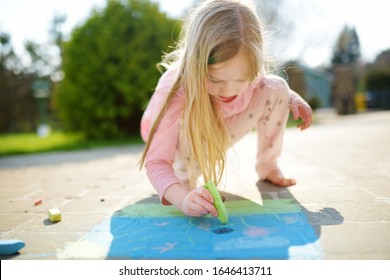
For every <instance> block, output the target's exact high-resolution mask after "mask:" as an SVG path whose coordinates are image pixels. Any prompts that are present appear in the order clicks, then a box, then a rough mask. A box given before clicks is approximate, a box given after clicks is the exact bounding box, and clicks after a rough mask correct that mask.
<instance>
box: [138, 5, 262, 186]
mask: <svg viewBox="0 0 390 280" xmlns="http://www.w3.org/2000/svg"><path fill="white" fill-rule="evenodd" d="M239 50H243V51H244V52H245V54H246V55H247V65H248V71H247V75H248V79H250V80H254V79H255V78H256V76H257V74H258V72H259V71H260V69H261V68H262V67H263V66H264V64H265V59H264V58H265V56H264V50H263V30H262V24H261V22H260V19H259V17H258V16H257V13H256V11H255V8H254V5H253V6H248V5H246V4H244V3H243V1H237V0H236V1H234V0H211V1H205V2H203V3H202V4H201V5H200V6H199V7H198V8H197V9H195V10H194V11H193V12H192V14H191V15H190V16H189V17H188V19H187V21H186V22H185V25H184V28H183V31H182V33H181V40H180V41H179V43H178V46H177V48H176V50H175V51H173V52H172V53H169V54H167V55H166V56H165V57H164V59H163V61H162V63H161V64H160V65H162V66H164V67H169V66H170V65H172V64H173V63H174V62H177V63H179V64H180V66H179V71H178V75H177V77H176V79H175V82H174V83H173V85H172V87H171V89H170V91H169V93H168V96H167V99H166V102H165V104H164V106H163V108H162V111H161V112H160V114H159V116H158V117H157V119H156V121H155V122H154V124H153V126H152V128H151V131H150V134H149V139H148V141H147V143H146V147H145V150H144V153H143V155H142V158H141V161H140V163H141V166H142V165H143V164H144V161H145V158H146V154H147V152H148V149H149V147H150V143H151V142H152V141H153V134H154V132H155V131H156V129H157V127H158V125H159V122H160V120H161V119H162V117H163V116H164V114H165V112H166V110H167V108H168V107H169V104H170V102H171V101H172V100H173V97H174V96H175V94H176V92H177V90H178V89H179V88H180V87H183V88H184V92H185V100H186V101H185V107H184V108H183V113H182V135H181V137H182V138H181V140H180V141H181V142H182V143H186V146H188V150H186V151H182V154H183V153H184V154H183V159H184V161H185V165H186V169H187V171H188V173H189V182H190V185H191V187H195V185H196V182H197V178H198V176H199V175H202V177H203V181H204V182H208V181H213V182H215V183H216V184H217V185H218V184H219V182H220V181H221V179H222V174H223V171H224V169H225V155H226V151H227V149H228V148H229V137H228V133H227V129H226V126H225V122H224V120H223V118H222V116H221V115H220V113H219V111H218V109H217V108H216V106H215V104H214V102H215V99H214V97H213V96H211V95H209V94H208V91H207V80H208V65H209V64H214V63H219V62H224V61H227V60H229V59H231V58H233V57H234V56H235V55H236V54H237V53H238V52H239ZM181 146H183V145H181Z"/></svg>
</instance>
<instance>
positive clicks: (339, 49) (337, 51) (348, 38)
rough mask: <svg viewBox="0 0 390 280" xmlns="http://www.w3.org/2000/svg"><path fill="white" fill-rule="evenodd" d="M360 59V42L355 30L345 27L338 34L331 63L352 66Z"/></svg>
mask: <svg viewBox="0 0 390 280" xmlns="http://www.w3.org/2000/svg"><path fill="white" fill-rule="evenodd" d="M359 57H360V42H359V37H358V35H357V33H356V30H355V28H350V27H348V26H345V27H344V29H343V31H342V32H341V33H340V36H339V38H338V40H337V41H336V45H335V48H334V52H333V58H332V63H333V64H334V65H335V64H353V63H355V62H357V60H358V58H359Z"/></svg>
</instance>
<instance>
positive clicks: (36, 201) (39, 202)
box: [34, 199, 42, 206]
mask: <svg viewBox="0 0 390 280" xmlns="http://www.w3.org/2000/svg"><path fill="white" fill-rule="evenodd" d="M39 204H42V199H37V200H35V201H34V205H35V206H37V205H39Z"/></svg>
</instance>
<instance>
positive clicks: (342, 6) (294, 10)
mask: <svg viewBox="0 0 390 280" xmlns="http://www.w3.org/2000/svg"><path fill="white" fill-rule="evenodd" d="M153 1H155V2H159V4H160V7H161V9H162V10H163V11H165V12H167V13H168V14H169V15H171V16H174V17H180V16H181V15H182V14H183V11H184V10H185V9H188V8H189V7H190V6H191V5H192V2H193V0H153ZM264 1H271V0H264ZM105 3H106V0H12V1H11V0H0V32H6V33H8V34H10V35H11V43H12V45H13V47H14V49H15V51H16V53H17V54H18V55H22V53H23V52H24V47H23V45H24V42H25V41H26V40H32V41H34V42H36V43H42V44H44V43H47V42H48V29H49V27H50V23H51V20H52V19H53V17H54V15H55V14H65V15H67V20H66V22H65V24H64V26H63V32H64V33H65V35H67V34H70V32H71V30H72V29H73V28H74V27H75V26H77V25H80V24H82V23H83V22H84V21H85V19H86V18H87V17H88V16H89V15H90V13H91V9H92V8H98V9H99V8H102V7H104V5H105ZM286 3H287V5H288V9H287V11H288V12H287V13H288V15H289V16H295V17H296V18H295V19H294V20H295V24H294V29H293V30H292V31H294V33H293V34H294V36H292V37H291V39H292V41H289V42H290V44H289V45H286V46H282V48H283V50H282V51H280V54H279V55H278V54H276V55H275V56H276V57H277V58H279V59H280V60H288V59H298V58H299V59H301V60H302V61H303V62H304V63H305V64H307V65H309V66H312V67H315V66H320V65H326V64H329V61H330V57H331V54H332V48H333V46H334V44H335V42H336V40H337V37H338V35H339V34H340V32H341V30H342V29H343V27H344V26H345V25H346V24H347V25H349V26H351V27H355V28H356V31H357V34H358V36H359V39H360V48H361V53H362V58H363V60H364V61H366V62H370V61H373V60H374V59H375V57H376V56H377V55H378V54H379V53H380V52H381V51H383V50H385V49H389V48H390V29H389V27H390V17H389V15H388V13H389V11H390V1H388V0H371V1H356V0H338V1H329V0H294V1H291V0H289V1H286Z"/></svg>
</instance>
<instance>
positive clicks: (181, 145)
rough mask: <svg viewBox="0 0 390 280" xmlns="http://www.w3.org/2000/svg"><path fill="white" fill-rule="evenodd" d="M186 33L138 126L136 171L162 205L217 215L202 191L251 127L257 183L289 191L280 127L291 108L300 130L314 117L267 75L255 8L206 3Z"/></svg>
mask: <svg viewBox="0 0 390 280" xmlns="http://www.w3.org/2000/svg"><path fill="white" fill-rule="evenodd" d="M246 2H247V1H246ZM183 30H184V33H182V39H181V40H180V44H179V45H178V48H177V50H176V51H174V52H172V53H171V54H168V55H167V56H166V57H165V60H164V61H163V63H162V64H161V65H162V66H164V67H165V68H166V69H167V71H166V72H165V73H164V74H163V76H162V77H161V78H160V81H159V83H158V85H157V88H156V90H155V93H154V95H153V96H152V98H151V100H150V103H149V105H148V107H147V109H146V111H145V113H144V116H143V118H142V121H141V135H142V137H143V139H144V140H145V141H146V147H145V150H144V153H143V156H142V159H141V166H142V165H145V167H146V170H147V175H148V177H149V179H150V181H151V183H152V185H153V186H154V188H155V189H156V191H157V192H158V194H159V196H160V199H161V201H162V203H163V204H165V205H170V204H173V205H175V206H176V207H177V208H179V209H180V210H181V211H183V213H184V214H186V215H188V216H202V215H206V214H208V213H210V214H211V215H213V216H217V215H218V213H217V210H216V209H215V207H214V206H213V204H212V203H213V197H212V196H211V194H210V193H209V192H208V191H207V190H206V189H205V188H203V187H202V186H203V184H204V183H205V182H208V181H213V182H214V183H215V184H216V185H218V183H220V181H221V177H222V173H223V172H224V168H225V155H226V152H227V150H228V148H229V147H231V146H232V145H234V144H235V143H236V142H237V141H238V140H239V139H240V138H242V137H243V136H244V135H245V134H246V133H247V132H249V131H251V130H252V128H253V127H255V126H256V128H257V135H258V147H257V163H256V170H257V172H258V175H259V179H260V180H268V181H270V182H272V183H273V184H275V185H278V186H281V187H288V186H291V185H294V184H295V180H294V179H288V178H285V177H284V176H283V174H282V172H281V170H280V169H279V167H278V165H277V158H278V157H279V155H280V154H281V149H282V141H283V134H284V131H285V125H286V121H287V118H288V115H289V112H290V109H291V111H292V113H293V116H294V119H298V118H302V119H303V122H302V124H301V125H299V127H300V128H301V129H305V128H307V127H309V126H310V124H311V116H312V111H311V108H310V106H309V105H308V104H307V103H306V102H305V101H304V100H303V99H302V98H301V97H300V96H299V95H298V94H296V93H295V92H293V91H291V90H290V89H289V87H288V85H287V84H286V82H285V81H284V80H283V79H281V78H279V77H277V76H273V75H269V74H267V70H266V68H267V60H266V55H265V51H264V41H263V35H264V34H263V30H262V25H261V23H260V20H259V18H258V16H257V14H256V11H255V9H254V8H253V7H252V6H250V5H246V4H244V3H243V1H237V0H236V1H234V0H211V1H205V2H204V3H202V4H201V5H200V6H199V7H198V8H197V9H196V10H195V11H194V12H193V13H192V15H191V16H189V18H188V21H187V22H186V25H185V26H184V29H183ZM200 178H201V179H202V180H200V181H199V179H200ZM197 186H198V187H197Z"/></svg>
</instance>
